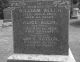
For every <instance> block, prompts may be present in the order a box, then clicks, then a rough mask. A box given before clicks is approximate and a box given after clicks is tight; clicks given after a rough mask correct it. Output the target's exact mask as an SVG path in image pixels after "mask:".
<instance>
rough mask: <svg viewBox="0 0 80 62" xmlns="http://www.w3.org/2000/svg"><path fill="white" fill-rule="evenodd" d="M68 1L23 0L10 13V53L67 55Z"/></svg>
mask: <svg viewBox="0 0 80 62" xmlns="http://www.w3.org/2000/svg"><path fill="white" fill-rule="evenodd" d="M68 6H69V0H66V1H65V0H34V1H33V0H27V1H26V2H25V4H24V5H23V6H21V7H18V8H15V10H13V35H14V53H23V54H47V55H68V48H69V46H68V21H69V8H68Z"/></svg>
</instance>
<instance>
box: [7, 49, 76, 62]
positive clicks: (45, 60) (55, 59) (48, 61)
mask: <svg viewBox="0 0 80 62" xmlns="http://www.w3.org/2000/svg"><path fill="white" fill-rule="evenodd" d="M7 62H76V61H75V59H74V57H73V55H72V53H71V50H70V49H69V55H68V56H63V55H39V54H13V55H12V56H10V57H9V58H8V61H7Z"/></svg>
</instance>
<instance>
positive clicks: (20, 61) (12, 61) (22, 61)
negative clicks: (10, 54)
mask: <svg viewBox="0 0 80 62" xmlns="http://www.w3.org/2000/svg"><path fill="white" fill-rule="evenodd" d="M7 62H57V61H24V60H9V61H7Z"/></svg>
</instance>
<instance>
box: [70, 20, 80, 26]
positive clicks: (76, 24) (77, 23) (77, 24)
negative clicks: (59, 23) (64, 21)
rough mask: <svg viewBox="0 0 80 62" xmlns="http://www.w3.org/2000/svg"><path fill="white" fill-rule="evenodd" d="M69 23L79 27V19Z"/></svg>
mask: <svg viewBox="0 0 80 62" xmlns="http://www.w3.org/2000/svg"><path fill="white" fill-rule="evenodd" d="M70 25H72V26H74V27H80V20H79V21H75V22H71V23H70Z"/></svg>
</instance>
